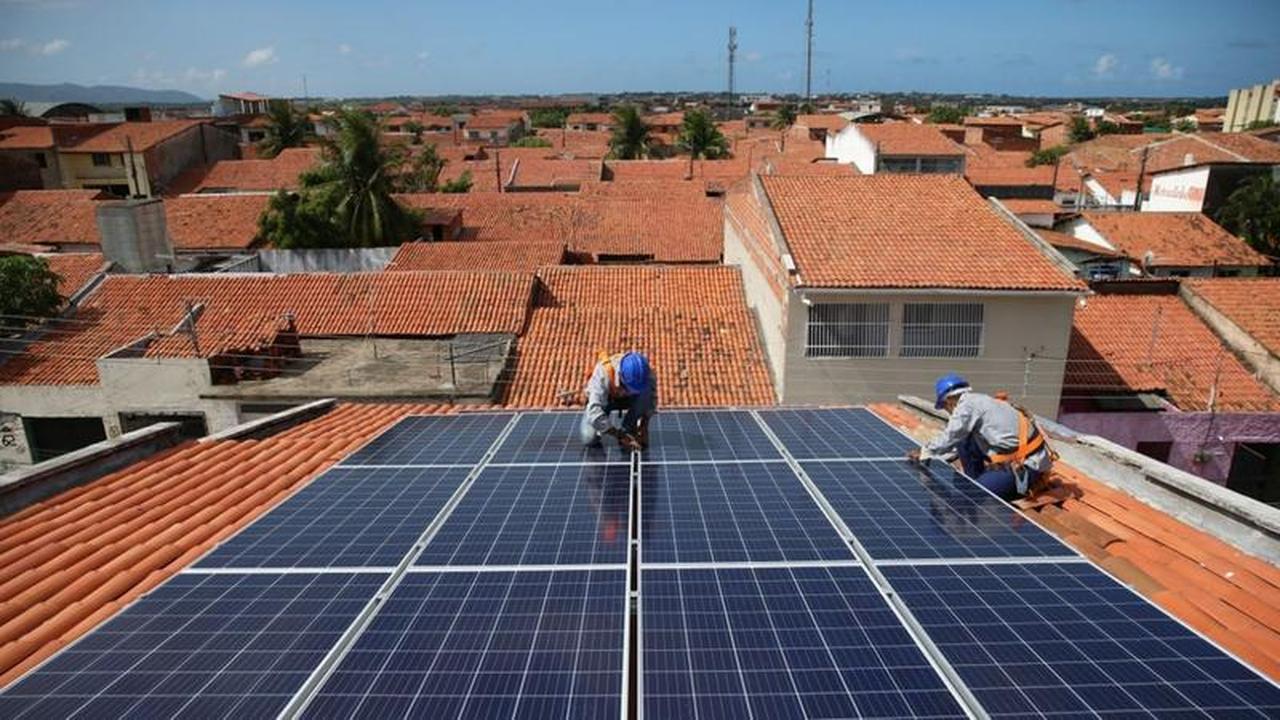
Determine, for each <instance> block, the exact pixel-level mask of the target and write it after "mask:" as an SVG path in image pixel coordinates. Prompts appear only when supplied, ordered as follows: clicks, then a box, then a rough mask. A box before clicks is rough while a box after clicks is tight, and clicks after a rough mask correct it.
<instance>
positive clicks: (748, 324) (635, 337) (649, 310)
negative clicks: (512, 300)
mask: <svg viewBox="0 0 1280 720" xmlns="http://www.w3.org/2000/svg"><path fill="white" fill-rule="evenodd" d="M538 279H539V293H538V300H537V303H536V307H535V308H534V309H533V310H532V312H531V313H530V316H529V327H528V330H526V332H525V333H524V335H522V336H521V338H520V339H519V341H518V342H517V357H516V362H515V366H514V372H513V376H512V381H511V385H510V386H509V388H508V392H507V394H506V396H505V402H507V403H508V404H511V405H514V406H517V407H540V406H555V405H558V404H561V403H562V402H564V401H566V400H575V401H578V402H580V401H581V397H580V394H581V391H582V388H583V386H584V385H585V377H584V375H583V367H589V366H590V365H591V363H593V362H594V358H595V357H596V353H597V351H598V350H600V349H605V350H608V351H614V352H621V351H623V350H626V349H630V348H644V350H645V352H646V354H647V355H648V356H649V358H650V361H651V362H652V363H653V366H654V371H655V374H656V375H657V378H658V383H659V385H660V387H661V393H662V404H663V405H664V406H668V407H670V406H676V407H679V406H713V405H738V406H750V405H769V404H772V403H773V402H774V395H773V386H772V384H771V381H770V379H769V371H768V367H767V365H766V361H765V356H764V351H763V348H762V347H761V345H760V342H759V339H758V336H757V334H756V326H755V320H754V319H753V317H752V315H751V312H750V311H749V310H748V308H747V304H746V297H745V295H744V291H743V287H742V278H741V275H740V274H739V272H738V270H737V269H736V268H730V267H724V266H709V267H670V266H669V267H664V266H655V265H649V266H607V265H577V266H574V265H565V266H558V267H548V268H542V269H541V270H539V271H538Z"/></svg>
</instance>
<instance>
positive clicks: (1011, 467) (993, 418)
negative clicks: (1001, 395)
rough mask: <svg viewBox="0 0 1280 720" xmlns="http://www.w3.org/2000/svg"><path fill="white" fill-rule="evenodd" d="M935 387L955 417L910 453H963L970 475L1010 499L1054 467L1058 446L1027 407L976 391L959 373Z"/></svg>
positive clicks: (924, 455) (913, 455) (917, 458)
mask: <svg viewBox="0 0 1280 720" xmlns="http://www.w3.org/2000/svg"><path fill="white" fill-rule="evenodd" d="M935 390H936V396H937V399H936V402H935V403H934V406H935V407H937V408H938V409H939V410H942V409H943V408H945V409H946V410H947V412H949V413H951V419H950V420H949V421H948V422H947V426H946V427H945V428H943V429H942V431H941V432H939V433H938V434H937V435H936V436H935V437H934V438H933V439H932V440H930V441H929V442H928V443H926V444H925V446H924V448H923V449H922V450H912V451H911V452H910V453H908V454H907V457H908V459H910V460H913V461H916V462H919V461H920V460H922V459H928V458H930V457H937V458H944V459H951V458H952V457H953V456H959V458H960V463H961V465H962V466H963V467H964V472H965V474H966V475H968V476H969V477H971V478H973V479H974V480H977V481H978V484H980V485H982V486H983V487H985V488H987V489H988V490H990V491H991V492H993V493H995V494H996V495H999V496H1000V497H1001V498H1003V499H1005V500H1013V499H1015V498H1018V497H1021V496H1023V495H1026V494H1027V491H1028V490H1030V489H1031V488H1033V487H1034V486H1035V485H1036V482H1037V481H1038V480H1039V479H1040V478H1041V477H1042V476H1043V475H1044V474H1046V473H1048V472H1049V469H1050V467H1052V465H1053V451H1052V450H1050V449H1049V444H1048V443H1047V442H1046V441H1045V437H1044V434H1043V433H1041V431H1040V428H1038V427H1036V424H1035V422H1034V421H1033V420H1032V419H1031V416H1030V415H1029V414H1028V413H1027V412H1026V411H1025V410H1023V409H1022V408H1019V407H1015V406H1013V405H1011V404H1009V403H1008V402H1005V401H1004V400H1000V399H997V398H994V397H991V396H990V395H984V394H982V393H978V392H973V391H972V390H971V389H970V387H969V382H968V381H967V380H965V379H964V378H962V377H960V376H959V375H956V374H954V373H952V374H950V375H944V376H943V377H941V378H939V379H938V382H937V383H936V385H935Z"/></svg>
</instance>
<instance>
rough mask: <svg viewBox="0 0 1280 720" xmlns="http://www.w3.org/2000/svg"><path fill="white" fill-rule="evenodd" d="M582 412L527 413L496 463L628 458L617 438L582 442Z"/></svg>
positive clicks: (503, 445) (515, 428) (496, 454)
mask: <svg viewBox="0 0 1280 720" xmlns="http://www.w3.org/2000/svg"><path fill="white" fill-rule="evenodd" d="M581 422H582V413H563V412H560V413H537V414H534V413H525V414H523V415H521V416H520V422H518V423H516V426H515V427H514V428H512V430H511V434H510V435H508V436H507V438H506V440H503V442H502V446H501V447H499V448H498V451H497V453H495V454H494V456H493V460H491V461H490V462H494V463H566V462H628V461H629V456H630V453H627V454H626V455H624V454H623V453H622V451H621V450H620V449H619V448H618V443H617V441H616V440H614V439H613V438H605V439H604V441H603V442H601V443H600V447H595V448H588V447H584V446H583V445H582V441H581V440H580V439H579V436H578V426H579V424H580V423H581Z"/></svg>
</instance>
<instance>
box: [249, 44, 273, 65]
mask: <svg viewBox="0 0 1280 720" xmlns="http://www.w3.org/2000/svg"><path fill="white" fill-rule="evenodd" d="M278 59H279V58H277V57H276V49H275V47H274V46H267V47H264V48H258V49H257V50H250V51H249V54H247V55H245V56H244V60H242V61H240V64H241V65H244V66H245V67H249V68H251V67H258V66H259V65H267V64H269V63H273V62H275V61H276V60H278Z"/></svg>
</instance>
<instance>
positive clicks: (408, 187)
mask: <svg viewBox="0 0 1280 720" xmlns="http://www.w3.org/2000/svg"><path fill="white" fill-rule="evenodd" d="M448 162H449V161H448V160H445V159H444V158H442V157H440V154H439V153H437V152H436V146H435V145H425V146H423V148H422V150H421V151H420V152H419V153H418V154H417V155H416V156H415V157H414V158H413V165H412V167H411V168H410V170H409V172H407V173H405V174H404V175H403V176H402V177H401V178H400V180H399V182H398V185H399V186H400V190H401V191H402V192H435V191H436V190H437V189H439V184H440V173H442V172H444V166H445V165H447V164H448Z"/></svg>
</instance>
